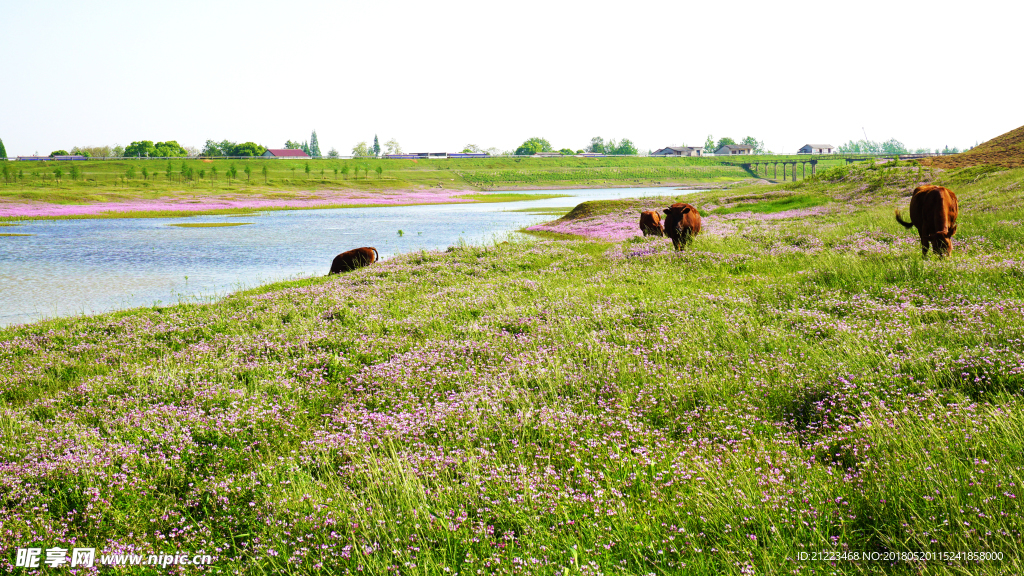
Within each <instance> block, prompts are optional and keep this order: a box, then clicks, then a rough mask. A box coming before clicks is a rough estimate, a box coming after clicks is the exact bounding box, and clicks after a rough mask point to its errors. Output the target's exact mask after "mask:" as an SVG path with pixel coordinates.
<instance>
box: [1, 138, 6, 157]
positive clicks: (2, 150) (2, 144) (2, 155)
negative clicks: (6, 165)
mask: <svg viewBox="0 0 1024 576" xmlns="http://www.w3.org/2000/svg"><path fill="white" fill-rule="evenodd" d="M0 158H7V148H4V139H3V138H0Z"/></svg>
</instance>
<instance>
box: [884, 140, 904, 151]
mask: <svg viewBox="0 0 1024 576" xmlns="http://www.w3.org/2000/svg"><path fill="white" fill-rule="evenodd" d="M882 153H883V154H908V153H909V152H907V147H906V146H904V145H903V143H902V142H900V141H899V140H897V139H895V138H890V139H888V140H886V141H885V142H882Z"/></svg>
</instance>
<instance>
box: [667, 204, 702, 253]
mask: <svg viewBox="0 0 1024 576" xmlns="http://www.w3.org/2000/svg"><path fill="white" fill-rule="evenodd" d="M699 233H700V212H697V209H696V208H694V207H693V206H691V205H689V204H687V203H685V202H678V203H676V204H673V205H672V206H670V207H668V208H666V209H665V235H666V236H668V237H669V238H671V239H672V245H673V246H675V248H676V250H677V251H679V250H682V249H683V248H684V247H685V246H686V245H687V244H689V243H690V241H691V240H693V237H694V236H696V235H697V234H699Z"/></svg>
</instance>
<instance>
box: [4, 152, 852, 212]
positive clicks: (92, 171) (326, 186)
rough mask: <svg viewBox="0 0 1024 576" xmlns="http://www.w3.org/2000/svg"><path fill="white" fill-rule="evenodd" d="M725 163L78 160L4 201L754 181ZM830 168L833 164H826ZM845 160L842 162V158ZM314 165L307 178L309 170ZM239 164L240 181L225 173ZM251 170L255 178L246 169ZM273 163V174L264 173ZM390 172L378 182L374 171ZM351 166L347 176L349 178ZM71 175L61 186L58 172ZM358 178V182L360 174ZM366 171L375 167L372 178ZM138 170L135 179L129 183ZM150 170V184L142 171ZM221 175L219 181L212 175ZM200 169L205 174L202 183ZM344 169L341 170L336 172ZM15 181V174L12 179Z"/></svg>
mask: <svg viewBox="0 0 1024 576" xmlns="http://www.w3.org/2000/svg"><path fill="white" fill-rule="evenodd" d="M734 161H735V160H734V159H733V160H726V159H718V158H627V157H624V158H575V157H570V158H564V159H562V158H555V159H547V158H545V159H535V158H493V159H475V160H420V161H413V160H309V161H302V160H297V161H284V160H261V159H254V160H213V161H209V162H205V161H200V160H175V161H170V165H171V174H170V176H169V177H168V176H167V165H168V161H167V160H121V161H90V162H77V163H75V166H77V167H78V168H79V169H81V170H82V175H81V176H80V177H79V179H78V180H74V181H73V180H71V177H70V174H69V171H70V166H71V163H69V162H44V163H36V162H8V163H6V165H7V166H8V168H9V169H10V170H14V171H15V173H17V172H18V171H21V172H23V176H24V177H23V178H21V179H17V178H14V179H13V180H11V181H10V182H7V183H3V184H0V201H39V202H53V203H88V202H110V201H124V200H131V199H136V198H143V199H149V198H155V197H157V196H167V195H172V196H173V195H178V196H195V195H198V196H210V195H238V196H243V197H244V196H245V195H255V196H258V197H263V198H296V197H303V195H307V196H308V195H310V194H312V195H313V196H314V197H315V192H317V191H331V190H356V191H366V192H374V191H380V190H394V189H410V188H418V187H428V188H433V187H435V186H437V185H438V184H442V185H443V186H444V187H446V188H464V189H474V188H477V189H483V190H495V189H516V188H523V187H529V188H539V187H558V186H591V187H593V186H637V185H672V184H694V183H706V182H712V183H714V182H736V181H742V180H745V179H748V178H751V177H753V176H754V175H753V174H752V173H750V172H748V171H747V170H745V169H743V168H742V167H739V166H737V165H735V164H733V163H732V162H734ZM822 162H823V164H822V165H821V166H822V167H824V166H825V165H826V164H827V163H828V161H824V160H823V161H822ZM836 162H839V161H836ZM183 163H184V165H185V166H187V167H191V168H192V169H193V171H194V173H195V174H196V177H197V180H193V181H191V182H187V181H184V180H183V179H182V177H181V167H182V165H183ZM307 165H308V166H309V167H310V174H309V176H308V177H307V175H306V173H305V167H306V166H307ZM232 166H234V167H235V168H236V169H237V170H238V177H237V178H235V179H229V178H228V177H227V176H226V172H227V171H228V169H229V168H230V167H232ZM246 166H249V167H250V168H251V171H252V175H251V178H247V177H246V176H245V174H244V169H245V167H246ZM264 166H266V167H267V169H268V175H267V177H266V179H264V176H263V175H262V169H263V167H264ZM377 166H380V167H382V168H383V169H384V171H383V174H382V177H381V178H378V177H377V174H376V173H375V172H374V169H375V168H376V167H377ZM344 167H348V168H349V173H348V174H347V175H345V174H342V173H341V170H342V169H343V168H344ZM58 168H59V169H61V170H62V171H63V173H64V175H63V178H62V180H61V181H60V182H58V181H57V180H56V179H55V176H54V173H53V172H54V170H55V169H58ZM357 168H358V174H359V176H358V177H357V176H356V175H355V174H356V173H357ZM362 168H368V169H369V176H368V177H367V176H366V175H365V174H366V173H365V171H363V170H362ZM130 169H133V170H134V178H133V179H131V180H127V179H123V178H124V176H125V175H126V174H127V172H128V171H129V170H130ZM143 169H146V170H147V172H149V177H148V178H147V179H143V177H142V170H143ZM213 169H216V170H217V176H216V178H215V179H214V177H213V175H212V170H213ZM200 170H204V171H205V176H204V177H203V178H202V179H198V174H199V171H200ZM335 170H338V173H335ZM12 178H13V176H12Z"/></svg>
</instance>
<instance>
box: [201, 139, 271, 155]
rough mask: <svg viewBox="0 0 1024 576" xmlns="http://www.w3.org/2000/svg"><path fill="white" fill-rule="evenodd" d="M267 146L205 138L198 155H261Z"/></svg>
mask: <svg viewBox="0 0 1024 576" xmlns="http://www.w3.org/2000/svg"><path fill="white" fill-rule="evenodd" d="M266 151H267V147H266V146H263V145H262V144H257V143H255V142H242V143H241V144H236V143H234V142H232V141H230V140H221V141H220V142H214V141H213V140H207V141H206V144H205V145H204V146H203V150H202V151H201V152H200V153H199V155H200V156H262V155H263V153H264V152H266Z"/></svg>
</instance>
